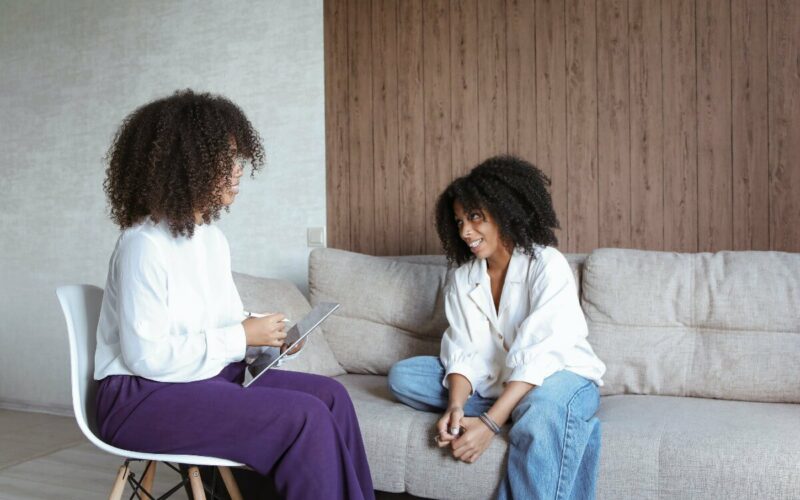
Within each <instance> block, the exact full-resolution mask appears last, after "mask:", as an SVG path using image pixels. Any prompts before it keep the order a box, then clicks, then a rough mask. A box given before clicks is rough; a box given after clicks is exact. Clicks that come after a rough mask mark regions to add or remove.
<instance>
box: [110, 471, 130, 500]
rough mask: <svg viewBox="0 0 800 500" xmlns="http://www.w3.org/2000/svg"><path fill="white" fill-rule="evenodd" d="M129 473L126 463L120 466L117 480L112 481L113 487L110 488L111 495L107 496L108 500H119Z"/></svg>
mask: <svg viewBox="0 0 800 500" xmlns="http://www.w3.org/2000/svg"><path fill="white" fill-rule="evenodd" d="M130 473H131V471H130V470H129V469H128V464H127V463H125V464H123V465H122V466H120V468H119V471H118V472H117V479H115V480H114V486H112V487H111V494H110V495H108V500H120V499H121V498H122V491H123V490H124V489H125V483H126V482H127V481H128V475H130Z"/></svg>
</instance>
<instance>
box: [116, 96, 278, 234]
mask: <svg viewBox="0 0 800 500" xmlns="http://www.w3.org/2000/svg"><path fill="white" fill-rule="evenodd" d="M240 159H241V160H244V161H247V162H249V163H250V166H251V172H250V175H251V176H253V175H255V172H256V171H257V170H259V169H260V168H261V166H262V165H263V164H264V148H263V146H262V144H261V138H260V137H259V135H258V133H257V132H256V131H255V129H253V126H252V125H251V124H250V121H249V120H248V119H247V117H246V116H245V115H244V113H243V112H242V110H241V109H239V107H238V106H236V105H235V104H234V103H232V102H231V101H229V100H228V99H226V98H225V97H222V96H218V95H211V94H208V93H195V92H193V91H192V90H190V89H187V90H182V91H178V92H175V93H174V94H173V95H171V96H169V97H165V98H162V99H157V100H155V101H153V102H150V103H148V104H145V105H144V106H142V107H140V108H138V109H137V110H135V111H134V112H133V113H131V114H130V115H128V117H126V118H125V120H124V121H123V122H122V125H121V126H120V127H119V130H118V131H117V133H116V135H115V137H114V140H113V141H112V143H111V147H110V148H109V150H108V154H107V155H106V161H107V162H108V168H107V169H106V179H105V181H104V182H103V190H104V191H105V193H106V196H107V197H108V203H109V205H110V216H111V219H112V220H113V221H114V222H115V223H116V224H117V225H118V226H119V227H120V229H125V228H128V227H131V226H133V225H135V224H137V223H139V222H141V221H142V220H144V219H145V218H147V217H150V218H152V219H153V220H154V221H155V222H159V221H161V220H166V221H167V223H168V225H169V228H170V231H171V232H172V234H173V235H174V236H179V235H184V236H188V237H190V238H191V237H192V236H193V235H194V227H195V224H196V221H195V213H196V212H200V213H202V217H203V221H204V222H205V223H210V222H211V221H212V220H213V219H218V218H219V215H220V211H221V210H222V208H223V207H224V204H223V201H222V195H223V193H224V192H225V191H224V190H225V188H226V187H227V188H230V182H231V181H230V172H231V168H232V165H233V164H234V161H238V160H240Z"/></svg>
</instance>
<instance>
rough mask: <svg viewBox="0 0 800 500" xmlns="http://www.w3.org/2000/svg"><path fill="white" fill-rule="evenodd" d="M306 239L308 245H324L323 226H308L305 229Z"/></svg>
mask: <svg viewBox="0 0 800 500" xmlns="http://www.w3.org/2000/svg"><path fill="white" fill-rule="evenodd" d="M306 239H307V240H308V246H310V247H324V246H325V228H324V227H309V228H308V229H307V230H306Z"/></svg>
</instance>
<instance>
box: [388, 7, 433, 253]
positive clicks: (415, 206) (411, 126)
mask: <svg viewBox="0 0 800 500" xmlns="http://www.w3.org/2000/svg"><path fill="white" fill-rule="evenodd" d="M397 64H398V70H397V106H398V114H399V117H398V119H399V124H398V126H399V130H398V151H399V154H400V165H399V169H400V234H401V240H400V246H399V247H398V248H397V249H396V250H392V251H389V252H388V253H390V254H402V255H405V254H421V253H425V238H424V236H423V235H424V234H425V231H426V228H427V227H428V225H429V220H428V219H427V218H426V217H427V214H426V213H425V165H424V163H423V162H424V159H425V156H424V147H425V142H424V137H425V133H424V132H425V130H424V121H423V113H424V106H423V100H422V1H421V0H402V1H401V2H400V4H399V9H398V19H397Z"/></svg>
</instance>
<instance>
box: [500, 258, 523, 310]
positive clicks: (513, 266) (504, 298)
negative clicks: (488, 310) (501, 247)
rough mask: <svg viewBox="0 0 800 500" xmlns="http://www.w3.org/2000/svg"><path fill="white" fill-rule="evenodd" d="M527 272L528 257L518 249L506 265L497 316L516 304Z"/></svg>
mask: <svg viewBox="0 0 800 500" xmlns="http://www.w3.org/2000/svg"><path fill="white" fill-rule="evenodd" d="M527 270H528V256H527V255H525V254H524V253H522V251H520V250H518V249H514V253H513V254H511V261H510V262H509V263H508V271H507V272H506V281H505V283H503V293H502V294H501V295H500V307H499V311H498V314H497V316H498V317H500V316H501V315H502V314H503V312H504V311H505V310H506V309H508V308H509V307H510V306H511V304H514V303H516V301H517V300H519V296H520V289H519V287H520V285H521V284H522V282H523V280H524V279H525V274H526V273H527Z"/></svg>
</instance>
